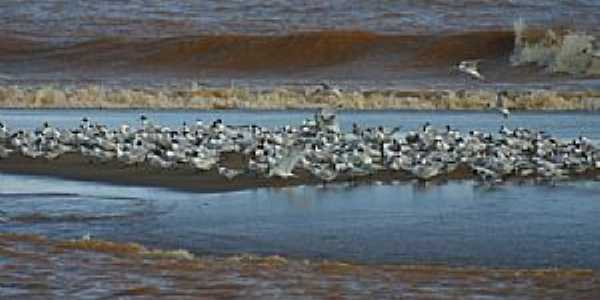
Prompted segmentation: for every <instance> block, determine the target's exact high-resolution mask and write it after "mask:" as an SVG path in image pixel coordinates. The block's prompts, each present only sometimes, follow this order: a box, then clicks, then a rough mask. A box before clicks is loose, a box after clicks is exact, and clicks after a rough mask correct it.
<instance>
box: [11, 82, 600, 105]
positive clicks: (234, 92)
mask: <svg viewBox="0 0 600 300" xmlns="http://www.w3.org/2000/svg"><path fill="white" fill-rule="evenodd" d="M498 91H499V89H498V88H493V87H482V88H481V89H468V90H465V89H458V90H454V89H375V90H358V89H356V90H348V91H343V92H342V93H341V94H340V95H332V94H326V93H319V92H318V91H317V86H315V85H306V86H287V87H286V86H282V87H277V88H270V89H258V88H245V87H239V88H237V87H229V88H225V87H220V88H209V87H194V86H192V87H190V86H175V87H141V88H136V87H106V86H101V85H84V86H61V85H56V86H55V85H41V86H28V85H23V86H18V85H4V86H0V108H2V109H36V108H40V109H156V110H160V109H198V110H228V109H242V110H249V111H253V110H286V109H295V110H302V109H315V108H323V107H332V108H337V109H342V110H344V109H347V110H433V111H436V110H440V111H475V110H486V109H489V108H493V107H495V106H496V95H497V93H498ZM503 91H506V92H507V96H506V97H505V98H504V106H505V107H506V108H508V109H510V110H515V111H535V110H539V111H600V90H595V89H581V90H550V89H541V88H540V89H522V88H519V87H515V88H513V89H511V88H506V89H503Z"/></svg>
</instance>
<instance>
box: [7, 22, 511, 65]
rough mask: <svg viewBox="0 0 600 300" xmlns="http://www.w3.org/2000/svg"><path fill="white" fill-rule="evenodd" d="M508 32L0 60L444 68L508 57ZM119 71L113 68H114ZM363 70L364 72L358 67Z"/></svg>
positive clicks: (135, 45)
mask: <svg viewBox="0 0 600 300" xmlns="http://www.w3.org/2000/svg"><path fill="white" fill-rule="evenodd" d="M513 41H514V37H513V33H512V32H511V31H477V32H466V33H460V34H456V33H452V34H447V35H431V34H420V35H417V34H406V35H402V34H396V35H386V34H380V33H373V32H368V31H315V32H296V33H289V34H285V35H251V34H220V35H204V36H185V37H171V38H164V39H126V38H119V37H115V38H100V39H96V40H90V41H86V42H83V43H80V44H75V45H72V46H68V47H52V46H51V45H45V44H40V43H39V42H29V43H28V42H25V41H22V42H19V43H16V42H15V43H16V44H18V46H16V45H13V46H9V45H7V46H5V47H4V48H3V47H0V54H4V55H7V54H9V53H10V54H14V52H15V51H14V49H21V50H22V51H20V53H22V57H21V58H22V59H27V60H24V62H26V61H35V63H36V64H43V63H44V61H46V63H47V64H54V65H55V64H56V63H59V64H60V65H62V66H63V67H66V66H69V67H70V68H75V69H78V70H95V71H97V70H101V69H106V68H107V67H108V68H110V69H111V71H115V68H116V67H120V68H123V69H130V70H133V69H136V70H140V69H145V70H151V71H153V72H155V71H159V70H169V71H195V72H198V71H202V72H204V71H206V70H217V71H218V70H221V71H227V70H228V71H277V70H286V71H290V70H293V71H297V70H298V68H300V69H313V68H322V67H330V66H337V65H349V64H351V63H358V62H361V61H364V62H369V63H372V64H371V68H372V67H376V69H379V68H381V69H386V68H394V67H398V64H400V65H402V66H406V65H412V66H419V65H429V64H432V63H436V64H449V63H454V62H456V61H457V60H460V59H465V58H482V57H485V58H490V57H498V56H505V55H509V54H510V52H511V50H512V46H513ZM117 69H119V68H117ZM361 69H362V70H363V71H365V70H364V65H363V66H362V67H361Z"/></svg>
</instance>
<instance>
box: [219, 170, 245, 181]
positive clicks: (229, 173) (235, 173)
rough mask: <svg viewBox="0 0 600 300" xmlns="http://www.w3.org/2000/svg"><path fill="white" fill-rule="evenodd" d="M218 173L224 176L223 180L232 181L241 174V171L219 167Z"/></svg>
mask: <svg viewBox="0 0 600 300" xmlns="http://www.w3.org/2000/svg"><path fill="white" fill-rule="evenodd" d="M218 171H219V174H220V175H222V176H225V178H227V179H228V180H232V179H233V178H235V177H236V176H238V175H240V174H242V171H241V170H235V169H228V168H225V167H219V169H218Z"/></svg>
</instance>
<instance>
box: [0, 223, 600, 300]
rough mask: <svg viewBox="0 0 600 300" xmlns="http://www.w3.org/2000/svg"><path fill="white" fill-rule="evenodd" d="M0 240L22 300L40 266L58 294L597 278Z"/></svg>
mask: <svg viewBox="0 0 600 300" xmlns="http://www.w3.org/2000/svg"><path fill="white" fill-rule="evenodd" d="M0 245H1V247H0V253H1V254H2V255H3V256H4V257H7V258H8V259H9V260H8V261H7V262H5V264H4V265H3V266H4V267H3V268H0V278H2V279H3V280H2V284H0V286H2V285H4V286H8V287H10V288H13V289H15V290H18V292H20V294H19V296H21V297H22V298H23V297H24V298H27V296H28V295H39V294H40V293H41V292H47V291H48V286H47V285H45V284H36V283H37V282H34V281H32V280H31V278H37V277H36V276H38V277H39V273H40V272H42V273H43V274H47V275H48V276H46V277H48V278H59V279H64V278H67V279H68V281H69V283H70V284H69V285H68V286H67V287H66V288H65V285H62V284H56V285H55V284H52V289H51V291H52V292H53V293H59V294H64V295H68V296H67V298H82V297H83V298H111V297H119V296H121V297H122V296H147V297H151V298H158V297H161V296H168V295H178V296H182V295H184V296H187V297H189V298H194V299H197V298H198V299H205V298H251V299H254V298H258V299H262V298H265V297H266V298H269V297H272V296H273V297H280V298H323V297H330V298H331V297H333V298H360V299H362V298H365V299H368V298H372V296H373V295H379V297H381V298H391V297H398V295H400V297H402V296H404V297H406V298H423V299H432V298H433V299H438V298H439V299H445V298H447V295H449V294H452V295H455V296H456V297H458V298H489V299H496V298H498V299H500V298H502V299H504V298H515V297H523V298H536V297H539V296H540V295H545V296H547V295H550V298H556V299H579V298H590V297H591V298H597V297H595V296H594V295H596V294H597V292H595V290H594V286H595V285H596V282H597V281H598V277H599V275H598V273H597V272H595V271H594V270H589V269H565V268H551V269H510V268H503V269H497V268H484V267H478V266H471V267H469V266H465V267H449V266H444V265H377V264H374V265H360V264H351V263H343V262H336V261H310V260H294V259H289V260H288V259H285V258H282V257H280V256H271V257H260V256H253V255H239V256H234V257H229V258H227V257H225V258H223V257H194V256H193V255H191V254H189V253H188V252H187V251H185V250H174V251H171V250H150V249H147V248H146V247H144V246H143V245H140V244H135V243H118V242H111V241H102V240H93V239H91V240H71V241H55V240H47V239H45V238H42V237H36V236H20V235H16V234H2V233H0ZM48 262H51V263H50V264H49V263H48ZM23 266H26V267H23ZM57 266H58V267H57ZM82 266H83V267H82ZM299 278H300V279H301V280H299ZM50 282H51V283H53V282H54V281H50ZM99 287H100V288H99ZM557 287H560V289H557ZM84 296H85V297H84Z"/></svg>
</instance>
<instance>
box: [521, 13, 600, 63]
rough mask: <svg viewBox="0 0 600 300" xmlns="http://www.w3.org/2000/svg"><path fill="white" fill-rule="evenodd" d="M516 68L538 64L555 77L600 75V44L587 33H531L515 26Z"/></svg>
mask: <svg viewBox="0 0 600 300" xmlns="http://www.w3.org/2000/svg"><path fill="white" fill-rule="evenodd" d="M514 31H515V45H516V47H515V51H514V53H513V55H512V56H511V62H512V64H513V65H516V66H519V65H524V64H536V65H539V66H542V67H545V68H546V69H547V70H548V71H550V72H552V73H569V74H581V75H600V44H599V43H597V42H596V37H595V36H594V35H591V34H589V33H585V32H575V31H570V30H564V29H562V30H560V29H548V30H546V31H540V30H528V28H527V25H526V24H525V23H524V22H523V21H522V20H520V21H518V22H515V24H514Z"/></svg>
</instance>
